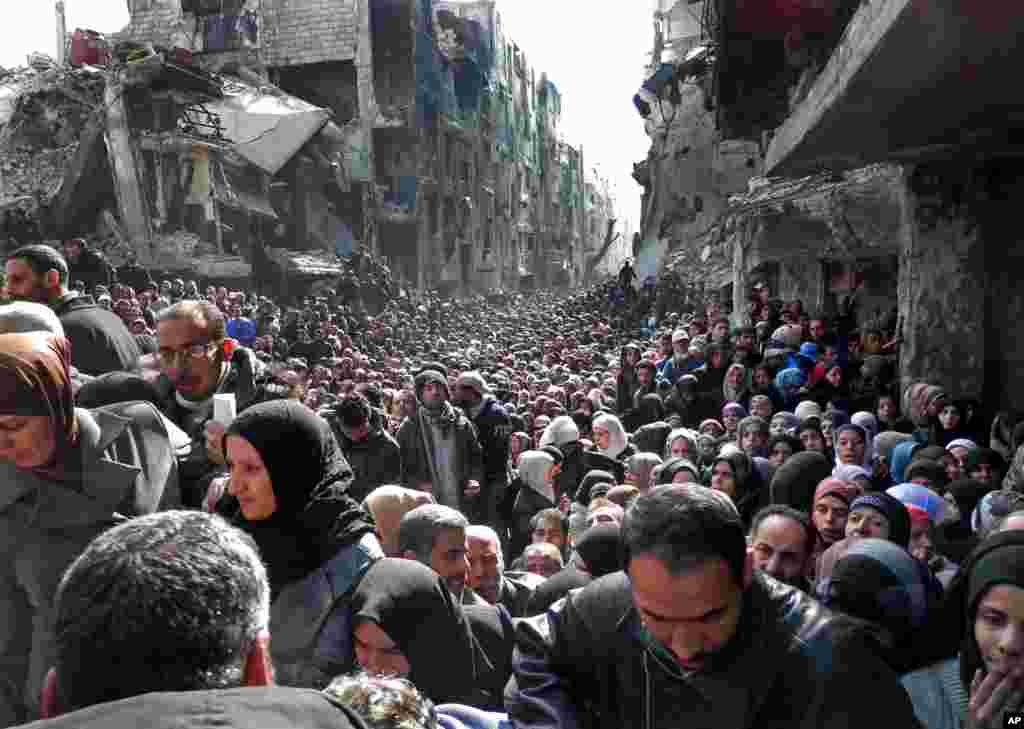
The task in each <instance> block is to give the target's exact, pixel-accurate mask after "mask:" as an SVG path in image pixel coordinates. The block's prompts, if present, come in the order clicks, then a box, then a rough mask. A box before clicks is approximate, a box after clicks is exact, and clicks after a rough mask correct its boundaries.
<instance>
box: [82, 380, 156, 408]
mask: <svg viewBox="0 0 1024 729" xmlns="http://www.w3.org/2000/svg"><path fill="white" fill-rule="evenodd" d="M133 400H142V401H143V402H148V403H152V404H153V405H156V406H157V407H160V406H161V405H162V404H163V403H162V402H161V400H160V393H159V392H158V391H157V389H156V387H154V386H153V385H152V384H151V383H150V382H149V381H148V380H146V378H144V377H142V376H141V375H136V374H132V373H131V372H108V373H106V374H103V375H100V376H99V377H95V378H93V379H92V380H90V381H89V382H86V383H85V384H84V385H82V387H81V389H79V391H78V395H77V403H78V406H79V407H82V408H98V407H102V406H104V405H113V404H114V403H119V402H131V401H133Z"/></svg>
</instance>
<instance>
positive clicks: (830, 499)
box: [811, 463, 864, 574]
mask: <svg viewBox="0 0 1024 729" xmlns="http://www.w3.org/2000/svg"><path fill="white" fill-rule="evenodd" d="M826 465H827V463H826ZM863 493H864V490H863V489H862V488H861V487H860V486H858V485H856V484H853V483H850V482H849V481H840V480H839V479H836V478H826V479H824V480H823V481H821V483H819V484H818V486H817V488H815V490H814V503H813V506H812V507H811V521H812V522H813V523H814V528H815V530H816V531H817V532H818V541H817V543H816V544H815V546H814V555H813V560H814V561H813V568H814V572H815V574H818V570H819V569H820V568H819V563H820V562H821V558H822V555H823V554H824V553H825V552H827V551H828V550H829V549H831V548H832V547H833V546H834V545H836V544H838V543H839V542H841V541H843V540H844V539H845V538H846V523H847V521H848V520H849V517H850V506H851V504H852V503H853V502H854V501H855V500H856V499H857V498H859V497H860V496H861V495H863Z"/></svg>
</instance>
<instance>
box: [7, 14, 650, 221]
mask: <svg viewBox="0 0 1024 729" xmlns="http://www.w3.org/2000/svg"><path fill="white" fill-rule="evenodd" d="M0 2H2V3H3V4H5V5H6V4H17V6H18V10H17V12H9V13H5V16H6V17H5V21H6V22H4V23H3V24H0V66H6V67H11V66H21V65H24V63H25V56H26V55H27V54H28V53H30V52H32V51H42V52H44V53H48V54H51V55H53V54H54V53H55V51H56V30H55V28H56V20H55V17H56V16H55V14H54V2H53V0H0ZM127 5H128V3H127V2H126V0H65V15H66V18H67V28H68V31H69V32H72V31H74V29H75V28H76V27H82V28H91V29H92V30H97V31H100V32H101V33H110V32H114V31H117V30H120V29H121V28H123V27H124V26H125V25H126V24H127V23H128V9H127ZM498 10H499V12H500V13H501V15H502V19H503V22H504V24H505V32H506V34H507V35H509V36H510V37H511V38H512V39H513V40H514V41H515V42H516V43H518V44H519V47H520V48H522V49H523V50H524V52H525V53H526V57H527V58H528V59H529V61H530V63H531V64H532V65H533V67H534V68H535V69H536V70H537V72H538V74H539V73H540V72H541V71H547V73H548V77H549V78H550V79H551V80H552V81H553V82H554V84H555V85H556V86H557V87H558V89H559V91H561V93H562V108H563V118H562V121H563V129H564V132H565V136H566V139H567V141H568V142H570V143H571V144H573V145H574V146H578V145H580V144H582V145H583V154H584V162H585V164H586V165H587V167H594V166H596V167H597V168H598V169H599V170H600V171H601V173H602V175H603V176H604V177H606V178H607V179H609V180H610V181H611V183H612V185H613V189H614V191H615V193H616V197H617V198H618V207H619V215H620V217H621V218H629V219H631V220H632V221H633V226H634V228H636V227H638V226H639V222H640V194H641V188H640V187H639V186H638V185H637V184H636V183H635V182H634V181H633V179H632V178H631V177H630V173H631V172H632V170H633V163H634V162H638V161H640V160H642V159H644V158H645V157H646V156H647V149H648V147H649V141H648V138H647V136H646V135H645V134H644V129H643V121H642V120H641V118H640V115H639V114H637V113H636V110H635V109H634V107H633V103H632V98H633V94H635V93H636V90H637V89H638V88H639V87H640V84H641V83H642V82H643V74H644V66H645V65H646V63H647V58H646V55H645V54H649V53H650V50H651V47H652V46H653V43H654V37H653V29H652V24H651V11H650V9H649V4H648V3H646V2H637V1H636V0H629V2H624V3H617V2H611V1H610V0H600V1H599V2H594V0H498Z"/></svg>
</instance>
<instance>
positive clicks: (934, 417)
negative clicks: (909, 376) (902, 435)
mask: <svg viewBox="0 0 1024 729" xmlns="http://www.w3.org/2000/svg"><path fill="white" fill-rule="evenodd" d="M947 402H949V395H947V394H946V391H945V390H944V389H943V388H941V387H939V386H938V385H929V384H927V383H925V382H916V383H914V384H912V385H910V386H908V387H907V389H906V390H904V391H903V413H904V414H905V415H906V416H907V418H908V419H909V420H910V422H911V423H913V426H914V438H915V440H917V441H918V442H919V443H922V444H929V443H937V444H939V445H941V442H940V435H941V431H942V426H941V425H940V424H939V413H941V412H942V410H943V408H944V407H945V406H946V403H947Z"/></svg>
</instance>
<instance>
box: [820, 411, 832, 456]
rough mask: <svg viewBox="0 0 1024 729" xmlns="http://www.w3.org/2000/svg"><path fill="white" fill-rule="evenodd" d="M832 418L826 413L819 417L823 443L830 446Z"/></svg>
mask: <svg viewBox="0 0 1024 729" xmlns="http://www.w3.org/2000/svg"><path fill="white" fill-rule="evenodd" d="M832 433H833V430H832V418H830V417H828V416H827V415H826V416H825V417H824V418H822V419H821V434H822V436H824V438H825V445H826V446H828V447H829V448H831V447H832Z"/></svg>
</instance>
